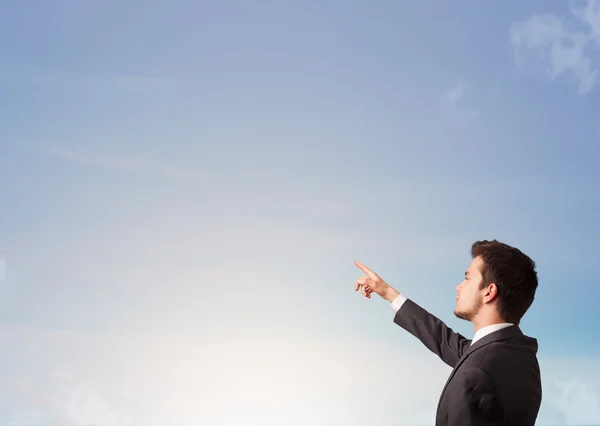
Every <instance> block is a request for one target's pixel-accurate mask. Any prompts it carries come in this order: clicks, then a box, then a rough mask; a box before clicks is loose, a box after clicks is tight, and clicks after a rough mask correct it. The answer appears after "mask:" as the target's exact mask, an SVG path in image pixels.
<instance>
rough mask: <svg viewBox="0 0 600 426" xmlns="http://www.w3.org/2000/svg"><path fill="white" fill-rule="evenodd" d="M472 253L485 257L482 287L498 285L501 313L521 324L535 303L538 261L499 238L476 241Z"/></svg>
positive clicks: (504, 317) (472, 254) (504, 316)
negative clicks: (536, 264)
mask: <svg viewBox="0 0 600 426" xmlns="http://www.w3.org/2000/svg"><path fill="white" fill-rule="evenodd" d="M471 256H472V257H473V259H475V258H476V257H478V256H481V259H482V260H483V266H482V271H481V275H482V277H483V278H482V280H481V284H480V289H484V288H485V287H487V286H489V285H490V284H492V283H494V284H496V286H497V287H498V297H499V300H498V312H499V314H500V316H501V317H502V318H503V319H504V321H506V322H510V323H512V324H517V325H518V324H519V322H520V321H521V318H522V317H523V315H525V312H527V310H528V309H529V307H530V306H531V304H532V303H533V299H534V297H535V291H536V289H537V286H538V278H537V272H536V270H535V262H534V261H533V260H531V258H529V256H526V255H525V254H523V252H521V251H520V250H519V249H517V248H515V247H511V246H509V245H507V244H504V243H501V242H499V241H497V240H493V241H488V240H482V241H476V242H475V243H473V245H472V246H471Z"/></svg>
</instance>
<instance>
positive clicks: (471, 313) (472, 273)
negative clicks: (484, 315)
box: [454, 257, 483, 321]
mask: <svg viewBox="0 0 600 426" xmlns="http://www.w3.org/2000/svg"><path fill="white" fill-rule="evenodd" d="M482 266H483V260H482V259H481V257H476V258H475V259H473V261H472V262H471V265H469V268H468V269H467V270H466V272H465V279H464V280H463V282H461V283H460V284H459V285H458V286H457V287H456V292H457V293H458V294H457V296H456V307H455V308H454V315H456V316H457V317H458V318H460V319H464V320H467V321H472V320H473V318H475V316H476V315H477V314H478V313H479V310H480V309H481V306H482V305H483V294H482V291H481V290H480V289H479V285H480V284H481V281H482V279H483V277H482V276H481V270H482Z"/></svg>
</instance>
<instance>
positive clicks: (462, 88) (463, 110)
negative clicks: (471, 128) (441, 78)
mask: <svg viewBox="0 0 600 426" xmlns="http://www.w3.org/2000/svg"><path fill="white" fill-rule="evenodd" d="M467 91H468V89H467V85H466V83H458V84H457V85H456V86H454V87H452V88H451V89H449V90H447V91H446V92H445V93H444V105H445V109H446V111H447V114H446V115H447V116H448V118H450V120H451V121H452V122H456V121H459V122H460V121H465V120H471V119H473V118H475V117H477V116H478V115H479V110H478V109H477V108H474V107H473V106H472V105H469V103H468V102H467V101H466V95H467Z"/></svg>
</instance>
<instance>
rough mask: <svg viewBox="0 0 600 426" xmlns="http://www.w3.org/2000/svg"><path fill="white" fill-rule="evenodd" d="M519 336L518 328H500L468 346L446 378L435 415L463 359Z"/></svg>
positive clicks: (520, 333) (519, 330)
mask: <svg viewBox="0 0 600 426" xmlns="http://www.w3.org/2000/svg"><path fill="white" fill-rule="evenodd" d="M519 335H523V332H522V331H521V329H520V328H519V326H517V325H511V326H510V327H506V328H502V329H500V330H497V331H494V332H492V333H490V334H488V335H486V336H484V337H482V338H481V339H479V340H478V341H476V342H475V343H473V344H472V345H471V346H469V348H468V349H467V350H466V351H465V352H464V353H463V355H462V356H461V357H460V359H459V360H458V362H457V363H456V365H455V366H454V368H453V369H452V372H451V373H450V377H448V380H446V384H445V385H444V388H443V389H442V393H441V394H440V399H439V401H438V406H437V414H439V411H440V406H441V403H442V398H443V397H444V393H445V392H446V389H447V388H448V385H449V384H450V381H451V380H452V378H453V377H454V374H456V371H457V370H458V369H459V367H460V366H461V365H462V363H463V362H464V361H465V359H467V357H468V356H469V355H470V354H472V353H473V352H475V351H476V350H478V349H481V348H483V347H484V346H487V345H489V344H490V343H493V342H498V341H500V340H506V339H510V338H513V337H515V336H519ZM437 414H436V415H437Z"/></svg>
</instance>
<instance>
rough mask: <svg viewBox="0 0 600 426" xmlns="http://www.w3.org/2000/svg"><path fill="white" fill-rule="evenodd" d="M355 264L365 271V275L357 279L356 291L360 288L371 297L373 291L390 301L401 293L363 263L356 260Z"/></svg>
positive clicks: (364, 294) (365, 294) (366, 295)
mask: <svg viewBox="0 0 600 426" xmlns="http://www.w3.org/2000/svg"><path fill="white" fill-rule="evenodd" d="M354 264H355V265H356V266H358V267H359V268H360V269H361V270H362V271H363V272H364V273H365V276H364V277H360V278H359V279H358V280H356V284H355V286H354V291H358V290H359V289H360V290H361V293H362V294H363V296H365V297H366V298H369V299H370V298H371V293H375V294H378V295H379V296H381V297H382V298H383V299H385V300H387V301H388V302H390V303H391V302H393V301H394V299H395V298H396V297H397V296H398V294H399V293H398V292H397V291H396V290H395V289H394V288H392V286H390V285H389V284H388V283H386V282H385V281H384V280H382V279H381V277H380V276H379V275H377V274H376V273H375V272H373V271H371V270H370V269H369V268H367V267H366V266H365V265H363V264H362V263H360V262H354Z"/></svg>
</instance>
